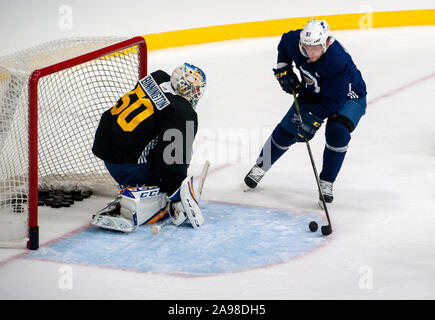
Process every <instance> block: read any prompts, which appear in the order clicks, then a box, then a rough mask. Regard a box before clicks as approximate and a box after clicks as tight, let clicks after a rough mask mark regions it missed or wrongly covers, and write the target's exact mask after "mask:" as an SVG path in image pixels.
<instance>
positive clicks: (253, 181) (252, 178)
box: [245, 165, 266, 189]
mask: <svg viewBox="0 0 435 320" xmlns="http://www.w3.org/2000/svg"><path fill="white" fill-rule="evenodd" d="M265 174H266V171H264V170H263V169H261V168H260V167H259V166H257V165H254V166H253V167H252V169H251V170H250V171H249V172H248V174H247V175H246V177H245V183H246V185H247V186H248V187H249V188H251V189H253V188H255V187H256V186H257V184H258V183H259V182H260V180H261V179H262V178H263V177H264V175H265Z"/></svg>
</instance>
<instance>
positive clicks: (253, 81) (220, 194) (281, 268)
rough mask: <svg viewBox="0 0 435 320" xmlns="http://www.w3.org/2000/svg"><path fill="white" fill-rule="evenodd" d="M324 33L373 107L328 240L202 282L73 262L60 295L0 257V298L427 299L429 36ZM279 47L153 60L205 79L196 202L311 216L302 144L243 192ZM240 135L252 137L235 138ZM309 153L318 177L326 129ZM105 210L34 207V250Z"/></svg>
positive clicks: (55, 271) (269, 44)
mask: <svg viewBox="0 0 435 320" xmlns="http://www.w3.org/2000/svg"><path fill="white" fill-rule="evenodd" d="M334 34H335V36H336V38H337V39H338V40H339V41H340V42H341V43H342V44H343V45H344V46H345V47H346V48H347V49H348V50H349V51H350V52H351V54H352V56H353V58H354V61H355V62H356V64H357V66H358V67H359V69H360V70H361V72H362V74H363V76H364V78H365V81H366V83H367V88H368V102H369V105H368V109H367V115H366V116H365V117H363V119H362V120H361V122H360V124H359V125H358V127H357V129H356V130H355V132H354V133H353V134H352V141H351V144H350V147H349V150H348V154H347V156H346V159H345V162H344V165H343V168H342V170H341V172H340V175H339V177H338V179H337V181H336V183H335V185H334V189H335V194H334V195H335V200H334V204H333V205H331V206H330V207H329V208H330V209H329V210H330V214H331V219H332V222H333V226H334V233H333V234H332V235H331V236H330V238H329V239H328V241H327V242H326V244H324V245H322V246H321V247H319V248H318V249H316V250H314V251H313V252H310V253H309V254H307V255H305V256H303V257H300V258H298V259H295V260H291V261H289V262H287V263H283V264H277V265H273V266H270V267H267V268H261V269H254V270H248V271H243V272H236V273H227V274H221V275H214V276H208V277H193V278H186V277H177V276H168V275H161V274H158V275H156V274H148V273H140V272H130V271H126V270H114V269H108V268H102V267H94V266H87V265H70V267H71V270H72V280H73V286H72V289H61V287H62V286H60V285H59V282H60V281H62V276H63V275H64V274H63V272H64V269H63V268H61V267H62V264H59V263H54V262H50V261H36V260H31V259H26V258H25V257H24V256H23V254H25V253H26V252H27V250H16V249H14V250H12V249H1V250H0V299H17V298H18V299H21V298H25V299H434V298H435V275H434V269H435V232H434V226H435V200H434V199H435V182H434V181H435V168H434V167H435V139H434V138H433V136H434V131H435V126H434V125H433V117H434V115H435V110H434V108H435V105H434V102H433V98H432V95H433V93H434V87H435V59H434V56H435V42H434V41H426V39H432V38H433V37H434V36H435V27H406V28H385V29H376V30H370V31H340V32H335V33H334ZM278 41H279V37H271V38H262V39H250V40H237V41H226V42H219V43H213V44H207V45H198V46H191V47H185V48H178V49H168V50H160V51H153V52H150V53H149V70H155V69H159V68H161V69H163V70H166V71H171V70H172V69H173V68H174V67H175V66H176V65H178V64H181V63H182V62H184V61H191V62H193V63H195V64H197V65H199V66H201V67H203V69H204V71H205V72H206V74H207V80H208V87H207V89H206V93H205V96H204V98H203V99H202V101H201V102H200V104H199V108H198V112H199V122H200V127H199V130H200V132H199V134H198V139H197V141H196V142H195V150H196V152H197V153H196V155H195V159H194V163H193V164H192V167H191V172H192V173H193V174H198V173H199V172H200V169H201V163H202V162H203V160H204V159H205V158H209V159H210V160H211V161H212V167H211V169H210V174H209V176H208V180H207V181H206V185H205V189H204V193H203V199H206V200H216V201H225V202H230V203H242V204H254V205H259V206H265V207H272V208H280V209H288V208H289V207H290V208H297V209H296V210H300V211H301V212H302V211H306V210H313V209H314V208H315V199H316V185H315V180H314V176H313V173H312V169H311V165H310V162H309V158H308V154H307V151H306V148H305V146H304V144H298V145H296V146H294V147H292V148H291V149H290V150H289V151H288V152H287V153H286V154H285V155H284V156H283V157H282V158H281V159H280V160H279V162H277V163H276V165H275V166H274V168H273V169H272V170H271V171H270V172H269V173H268V175H267V176H266V177H265V178H264V180H263V181H262V182H261V184H260V186H259V188H258V190H257V191H255V192H248V193H244V192H243V191H242V188H241V186H242V183H241V182H242V180H243V177H244V175H245V174H246V172H247V170H249V168H250V166H251V165H252V163H253V161H254V160H255V158H256V156H257V155H258V152H259V149H260V147H261V145H262V143H263V141H264V138H265V136H267V135H268V134H270V132H271V130H272V129H273V127H274V126H275V125H276V123H277V122H278V121H279V120H280V119H281V118H282V116H283V115H284V114H285V112H286V111H287V109H288V107H289V105H290V103H291V97H290V96H289V95H286V94H285V93H283V92H282V91H281V89H280V88H279V85H278V83H277V82H276V80H275V79H274V78H273V74H272V70H271V69H272V68H273V67H274V66H275V61H276V46H277V44H278ZM231 132H233V135H231ZM234 132H235V133H236V134H238V136H237V135H236V136H234ZM246 134H248V136H249V137H250V138H249V139H248V140H246V139H242V138H241V137H243V135H246ZM247 145H249V146H247ZM311 145H312V149H313V152H314V157H315V159H316V163H317V167H318V169H319V171H320V168H321V156H322V150H323V146H324V128H322V129H321V132H319V133H318V135H317V136H316V137H315V138H314V139H313V140H312V142H311ZM239 151H240V153H239ZM108 200H109V199H107V198H98V197H92V198H91V199H88V200H86V201H85V202H83V203H76V204H75V205H74V206H73V207H71V208H68V209H64V210H60V209H48V210H47V209H46V210H41V214H40V229H41V244H42V245H43V244H44V243H47V242H48V241H51V240H53V239H56V238H58V237H62V236H64V235H65V234H67V233H68V232H71V231H74V230H77V229H78V228H82V227H84V226H86V225H87V223H88V221H89V217H90V215H91V213H92V212H94V211H96V210H97V209H99V208H101V207H102V206H103V205H104V204H105V203H106V202H107V201H108ZM192 232H194V231H192ZM143 245H144V247H145V246H146V243H144V244H143Z"/></svg>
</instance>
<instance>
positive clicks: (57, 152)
mask: <svg viewBox="0 0 435 320" xmlns="http://www.w3.org/2000/svg"><path fill="white" fill-rule="evenodd" d="M146 57H147V50H146V43H145V40H144V38H143V37H136V38H131V39H122V38H73V39H61V40H56V41H52V42H48V43H45V44H42V45H38V46H35V47H32V48H29V49H26V50H23V51H19V52H17V53H14V54H10V55H7V56H5V57H2V58H0V246H2V247H9V246H24V245H25V244H27V247H28V248H29V249H37V248H38V247H39V231H38V187H39V188H47V187H48V188H52V189H58V188H63V187H65V186H67V187H69V188H77V187H80V186H84V187H85V188H91V189H94V191H95V192H98V191H101V190H107V188H105V187H106V186H109V189H110V187H112V188H113V190H115V189H116V187H115V186H116V183H115V181H113V179H112V178H111V177H110V176H109V175H108V174H107V173H106V170H105V168H104V164H103V163H102V161H101V160H99V159H98V158H96V157H95V156H94V155H93V154H92V151H91V149H92V144H93V138H94V134H95V130H96V127H97V125H98V123H99V119H100V116H101V114H102V113H103V112H104V111H105V110H107V109H108V108H110V107H111V106H113V105H114V104H115V103H116V101H117V100H118V99H119V98H120V97H122V96H123V95H124V94H125V92H128V91H129V90H131V89H132V88H133V87H134V86H135V84H136V82H137V81H138V79H140V78H142V77H144V76H145V75H146V73H147V60H146Z"/></svg>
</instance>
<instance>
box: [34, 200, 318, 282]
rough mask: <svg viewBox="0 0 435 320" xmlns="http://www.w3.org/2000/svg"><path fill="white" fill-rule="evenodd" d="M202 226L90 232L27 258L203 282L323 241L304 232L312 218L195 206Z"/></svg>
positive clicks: (224, 205)
mask: <svg viewBox="0 0 435 320" xmlns="http://www.w3.org/2000/svg"><path fill="white" fill-rule="evenodd" d="M201 209H202V212H203V214H204V218H205V223H204V225H203V226H202V227H201V228H200V229H198V230H193V229H192V227H191V226H189V225H188V224H184V225H182V226H179V227H174V226H168V227H166V228H165V229H164V230H162V232H161V233H159V235H158V236H153V235H152V234H151V232H150V228H151V226H141V227H139V228H138V229H137V230H136V232H133V233H118V232H114V231H109V230H103V229H99V228H95V227H90V228H88V229H85V230H84V231H82V232H79V233H76V234H74V235H72V236H70V237H68V238H65V239H61V240H59V241H58V242H55V243H51V244H49V245H48V246H43V247H41V248H40V249H39V250H38V251H36V252H32V253H30V254H29V255H27V258H30V259H44V260H49V261H50V260H51V261H56V262H62V263H77V264H85V265H95V266H100V267H107V268H115V269H122V270H131V271H139V272H151V273H164V274H174V275H175V274H176V275H184V276H205V275H213V274H220V273H226V272H237V271H242V270H248V269H253V268H261V267H266V266H269V265H274V264H278V263H283V262H287V261H289V260H291V259H293V258H296V257H299V256H301V255H304V254H307V253H308V252H310V251H312V250H313V249H315V248H317V247H318V246H319V245H321V244H322V243H323V242H324V241H325V238H324V237H322V236H321V234H320V232H316V233H312V232H310V231H309V229H308V223H309V221H311V220H316V221H319V222H320V221H321V217H319V215H318V214H314V213H304V214H297V215H294V214H291V213H289V212H285V211H281V210H277V209H269V208H262V207H253V206H241V205H237V204H227V203H220V202H205V201H204V202H201Z"/></svg>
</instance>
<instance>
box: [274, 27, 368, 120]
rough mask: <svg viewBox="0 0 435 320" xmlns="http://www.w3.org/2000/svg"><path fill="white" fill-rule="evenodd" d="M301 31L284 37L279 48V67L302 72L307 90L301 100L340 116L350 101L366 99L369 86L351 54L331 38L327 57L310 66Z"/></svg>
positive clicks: (285, 34) (311, 63)
mask: <svg viewBox="0 0 435 320" xmlns="http://www.w3.org/2000/svg"><path fill="white" fill-rule="evenodd" d="M300 32H301V29H299V30H295V31H290V32H288V33H284V34H283V36H282V38H281V41H280V43H279V45H278V63H280V62H285V63H288V64H289V65H291V63H292V62H294V64H295V67H296V68H297V69H298V70H299V71H300V75H301V79H302V85H303V86H304V88H305V90H303V91H302V93H301V98H302V99H305V100H307V101H308V102H310V103H312V104H319V105H320V106H321V107H322V108H327V109H328V110H329V111H330V112H337V111H338V110H339V109H340V107H341V106H343V105H344V103H345V102H346V100H348V99H358V98H363V97H365V96H366V94H367V91H366V84H365V82H364V80H363V78H362V76H361V72H360V71H359V70H358V68H357V67H356V65H355V63H354V62H353V60H352V57H351V56H350V54H349V53H348V52H347V51H346V50H345V49H344V48H343V46H342V45H341V44H340V43H339V42H338V41H337V40H335V39H333V38H331V42H330V45H329V47H328V49H327V50H326V52H325V54H324V55H323V56H322V57H321V58H320V59H319V60H317V61H315V62H310V61H309V58H308V57H305V56H304V55H302V53H301V51H300V49H299V38H300Z"/></svg>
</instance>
